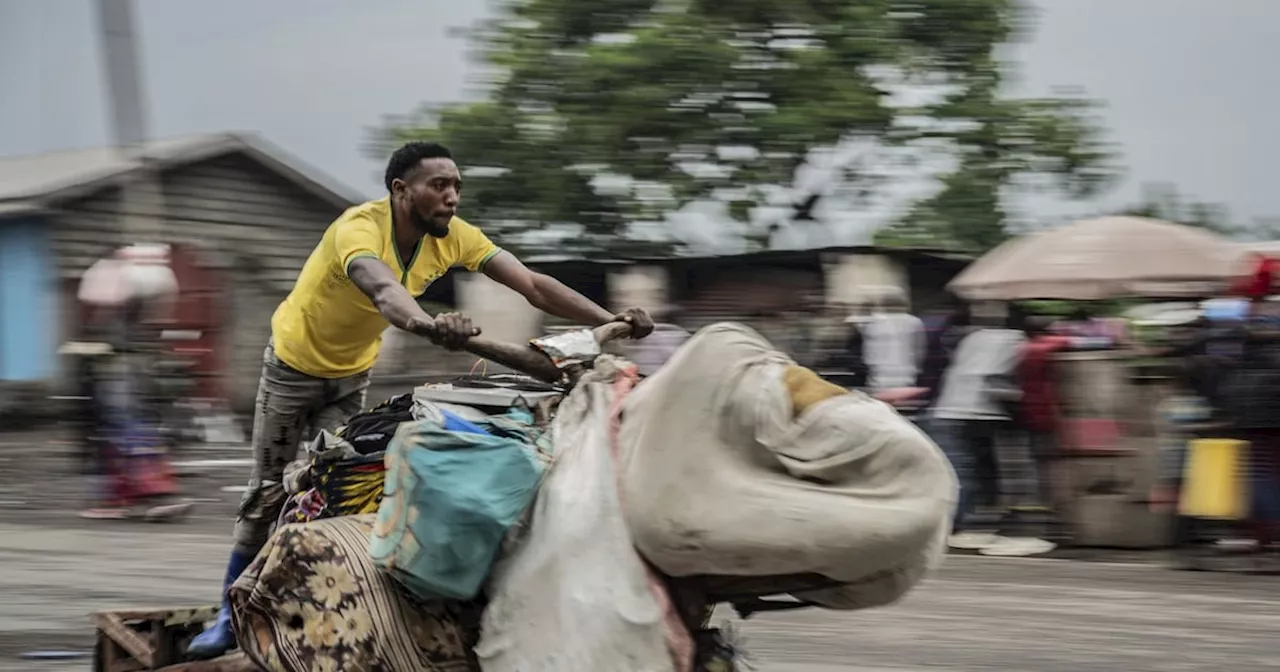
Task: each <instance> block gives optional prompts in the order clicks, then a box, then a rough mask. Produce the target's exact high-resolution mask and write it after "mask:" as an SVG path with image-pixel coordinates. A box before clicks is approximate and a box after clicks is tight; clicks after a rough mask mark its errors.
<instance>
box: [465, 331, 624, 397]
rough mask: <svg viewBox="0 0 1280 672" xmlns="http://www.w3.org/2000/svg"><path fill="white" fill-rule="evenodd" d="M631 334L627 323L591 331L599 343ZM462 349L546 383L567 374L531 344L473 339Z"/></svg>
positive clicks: (558, 380) (468, 340)
mask: <svg viewBox="0 0 1280 672" xmlns="http://www.w3.org/2000/svg"><path fill="white" fill-rule="evenodd" d="M630 334H631V324H629V323H627V322H606V323H605V324H602V325H600V326H598V327H596V328H595V329H592V330H591V335H592V336H595V339H596V342H597V343H599V344H601V345H604V344H605V343H608V342H610V341H616V340H618V339H620V338H624V337H626V336H629V335H630ZM462 349H463V350H466V351H467V352H469V353H471V354H473V355H475V356H477V357H482V358H484V359H487V360H489V361H491V362H494V363H496V364H501V365H502V366H505V367H507V368H509V369H513V370H515V371H519V372H520V373H523V374H525V375H528V376H532V377H534V378H537V379H538V380H541V381H543V382H547V383H558V382H560V380H561V379H562V378H563V377H564V371H562V370H561V369H560V367H558V366H556V365H555V363H554V362H552V361H551V358H550V357H548V356H546V355H545V354H543V353H542V352H541V351H539V350H538V349H537V348H534V347H533V346H532V345H515V344H514V343H503V342H500V341H491V340H488V339H485V338H470V339H467V343H466V345H464V346H462Z"/></svg>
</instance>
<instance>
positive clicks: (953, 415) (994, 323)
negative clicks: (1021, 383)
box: [929, 315, 1026, 550]
mask: <svg viewBox="0 0 1280 672" xmlns="http://www.w3.org/2000/svg"><path fill="white" fill-rule="evenodd" d="M974 321H975V322H976V323H977V324H978V325H980V326H979V327H978V328H976V329H975V330H974V331H973V332H972V333H970V334H968V335H967V336H965V337H964V339H963V340H961V341H960V343H959V345H958V346H957V347H956V350H955V354H954V356H953V358H952V361H951V365H950V366H948V367H947V370H946V373H945V374H944V375H943V378H942V385H941V390H940V391H939V393H938V397H937V401H936V402H935V404H934V407H933V410H932V413H931V414H930V422H929V425H930V433H931V435H932V437H933V440H934V441H936V442H937V444H938V446H939V447H940V448H942V450H943V452H944V453H946V455H947V458H948V459H950V460H951V466H952V468H954V469H955V471H956V477H957V478H958V479H959V481H960V501H959V502H958V503H957V506H956V513H955V520H954V522H953V526H952V536H951V542H950V543H951V546H952V547H953V548H961V549H971V550H979V549H983V548H986V547H988V546H991V545H993V544H996V543H998V542H999V541H1000V537H999V535H997V534H994V533H989V532H976V531H970V530H969V529H968V528H967V527H966V524H967V523H968V522H969V521H968V519H969V517H970V516H971V515H972V514H973V513H974V512H975V510H976V508H977V504H978V495H979V491H980V490H981V486H982V482H981V476H980V472H979V462H980V461H982V460H983V458H984V457H986V456H989V455H991V454H993V453H994V451H995V442H996V439H997V437H998V435H999V434H1000V432H1001V430H1002V429H1003V428H1006V427H1008V426H1009V425H1010V424H1011V422H1010V421H1011V420H1012V410H1011V405H1012V403H1014V402H1016V398H1014V395H1018V396H1020V394H1021V391H1020V390H1018V389H1017V386H1016V380H1015V378H1016V374H1017V369H1018V362H1019V359H1020V357H1021V355H1022V345H1023V343H1025V342H1026V336H1025V335H1024V334H1023V333H1022V332H1021V331H1019V330H1017V329H1011V328H1007V327H1005V326H1002V322H1003V319H997V317H996V316H995V315H978V316H975V318H974ZM983 325H990V326H983Z"/></svg>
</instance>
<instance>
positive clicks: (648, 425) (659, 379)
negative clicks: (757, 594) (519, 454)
mask: <svg viewBox="0 0 1280 672" xmlns="http://www.w3.org/2000/svg"><path fill="white" fill-rule="evenodd" d="M623 418H624V420H623V423H622V428H621V430H620V433H619V439H618V441H619V449H620V451H621V456H620V463H621V469H622V478H621V483H622V487H623V492H622V497H623V500H624V501H625V502H626V503H627V506H626V508H625V509H624V513H625V515H626V520H627V524H628V527H629V528H630V530H631V534H632V536H633V538H634V540H635V543H636V547H637V548H638V549H639V550H640V552H641V553H642V554H643V555H644V557H645V558H646V559H648V560H649V561H650V562H652V563H653V564H654V565H655V566H657V567H658V568H659V569H661V570H662V571H663V572H665V573H667V574H669V575H671V576H677V577H690V576H700V575H711V576H719V577H762V576H783V575H801V574H816V575H820V576H822V577H826V578H827V579H830V580H831V581H832V583H833V584H834V585H832V587H829V588H825V589H817V590H805V591H802V592H797V593H795V594H796V596H797V597H800V598H801V599H804V600H807V601H810V602H813V603H816V604H820V605H822V606H827V607H831V608H837V609H860V608H867V607H874V606H880V605H884V604H888V603H891V602H893V601H895V600H897V599H899V598H900V597H901V596H902V595H904V594H905V593H906V592H907V591H908V590H909V589H911V588H912V587H913V586H914V585H915V584H916V583H918V582H919V580H920V579H921V578H922V577H923V576H924V574H925V573H926V572H927V571H928V570H929V569H930V568H932V567H934V566H936V565H937V564H938V563H939V562H940V561H941V559H942V557H943V555H944V553H945V550H946V539H947V535H948V533H949V532H950V525H951V516H952V512H953V510H954V507H955V505H956V502H957V498H958V496H957V495H958V486H957V482H956V477H955V474H954V472H953V471H952V469H951V466H950V464H949V463H948V462H947V458H946V457H945V456H944V455H943V454H942V452H941V451H940V450H939V449H938V447H937V446H936V445H934V444H933V442H932V441H930V440H929V439H928V438H927V437H926V436H925V435H924V434H923V433H922V432H921V431H920V430H919V429H917V428H916V427H915V425H913V424H912V423H911V422H910V421H909V420H907V419H906V418H903V417H902V416H900V415H899V414H898V413H896V412H895V411H894V410H893V409H892V408H890V407H889V406H888V405H886V404H884V403H881V402H879V401H876V400H874V399H872V398H871V397H868V396H866V395H864V394H862V393H859V392H847V391H846V390H844V389H842V388H838V387H836V386H834V385H831V384H829V383H826V382H825V381H822V380H821V379H819V378H818V377H817V376H816V375H814V374H813V373H812V372H811V371H808V370H807V369H803V368H800V367H798V366H796V365H795V363H794V362H793V361H791V360H790V359H789V358H788V357H787V356H786V355H784V354H782V353H781V352H779V351H777V350H776V349H774V348H773V347H772V346H771V345H770V344H769V343H768V342H767V341H766V340H765V339H764V338H763V337H761V336H760V335H759V334H757V333H756V332H755V331H752V330H751V329H749V328H747V327H745V326H741V325H737V324H716V325H712V326H710V327H707V328H705V329H703V330H702V331H700V332H698V333H697V334H696V335H695V336H694V337H693V338H692V339H690V340H689V341H688V342H687V343H686V344H685V345H684V346H683V347H682V348H681V349H680V350H679V351H678V352H676V354H675V355H674V356H673V357H672V358H671V360H669V361H668V362H667V365H666V366H664V367H663V368H662V369H661V370H660V371H658V372H657V373H656V374H655V375H653V376H652V377H650V378H649V379H647V380H646V381H645V383H644V384H643V385H641V386H639V387H638V388H637V389H636V391H635V392H634V393H632V394H631V395H630V396H629V397H628V398H627V400H626V402H625V405H624V408H623Z"/></svg>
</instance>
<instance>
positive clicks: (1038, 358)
mask: <svg viewBox="0 0 1280 672" xmlns="http://www.w3.org/2000/svg"><path fill="white" fill-rule="evenodd" d="M1052 324H1053V321H1052V319H1050V318H1046V317H1032V318H1029V319H1028V320H1027V322H1026V326H1027V339H1028V340H1027V342H1026V343H1025V344H1024V345H1023V346H1022V361H1021V362H1020V363H1019V365H1018V384H1019V385H1020V386H1021V388H1022V403H1021V404H1020V407H1019V408H1020V410H1021V413H1020V419H1021V421H1022V428H1023V429H1025V430H1026V433H1027V445H1028V448H1029V450H1030V453H1031V455H1030V457H1031V461H1032V465H1031V466H1032V468H1033V469H1034V472H1035V481H1036V486H1037V487H1036V489H1037V492H1036V493H1035V495H1036V496H1037V497H1038V499H1039V500H1040V501H1039V505H1040V506H1042V507H1047V508H1049V509H1050V510H1053V509H1055V505H1056V504H1057V503H1058V502H1057V501H1056V496H1055V494H1054V493H1055V489H1054V487H1053V480H1052V478H1051V466H1052V465H1051V463H1052V460H1053V457H1054V455H1055V454H1056V453H1057V436H1058V431H1059V424H1060V423H1059V420H1060V418H1061V408H1060V405H1059V402H1058V376H1057V367H1056V366H1055V364H1054V361H1053V357H1054V355H1055V354H1057V353H1058V352H1061V351H1063V350H1066V349H1067V347H1068V346H1069V345H1070V344H1071V339H1070V338H1068V337H1066V336H1058V335H1055V334H1053V333H1050V327H1051V326H1052Z"/></svg>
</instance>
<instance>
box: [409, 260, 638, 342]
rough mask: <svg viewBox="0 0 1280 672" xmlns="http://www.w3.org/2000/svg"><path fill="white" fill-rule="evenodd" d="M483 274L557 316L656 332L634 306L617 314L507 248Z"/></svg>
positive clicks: (583, 321) (486, 267) (636, 332)
mask: <svg viewBox="0 0 1280 672" xmlns="http://www.w3.org/2000/svg"><path fill="white" fill-rule="evenodd" d="M388 270H390V269H388ZM484 274H485V275H487V276H489V277H490V278H493V279H494V280H497V281H498V282H500V283H502V284H504V285H506V286H508V287H510V288H511V289H514V290H516V291H517V292H520V294H521V295H522V296H524V298H525V299H526V300H528V302H529V305H531V306H533V307H534V308H537V309H538V310H541V311H543V312H545V313H550V314H551V315H555V316H556V317H560V318H563V319H566V320H572V321H574V322H577V323H578V324H588V325H591V326H599V325H601V324H605V323H606V322H613V321H615V320H624V321H626V322H629V323H631V330H632V336H633V337H634V338H642V337H644V336H647V335H649V333H650V332H652V331H653V319H652V318H650V317H649V315H648V313H646V312H645V311H643V310H640V309H638V308H631V309H628V310H627V311H625V312H623V313H622V314H619V315H615V314H613V313H611V312H609V311H607V310H605V309H604V308H602V307H601V306H599V305H597V304H596V303H595V302H594V301H592V300H591V299H588V298H587V297H585V296H583V295H581V294H579V293H578V292H576V291H574V290H573V289H570V288H569V287H567V286H565V284H564V283H562V282H560V281H559V280H556V279H555V278H553V277H551V276H549V275H546V274H545V273H538V272H536V271H533V270H530V269H529V267H527V266H525V265H524V264H523V263H521V262H520V260H519V259H517V258H516V257H515V255H513V254H511V253H510V252H507V251H505V250H504V251H502V252H499V253H498V256H496V257H494V258H493V259H490V260H489V262H488V263H487V264H485V265H484Z"/></svg>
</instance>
